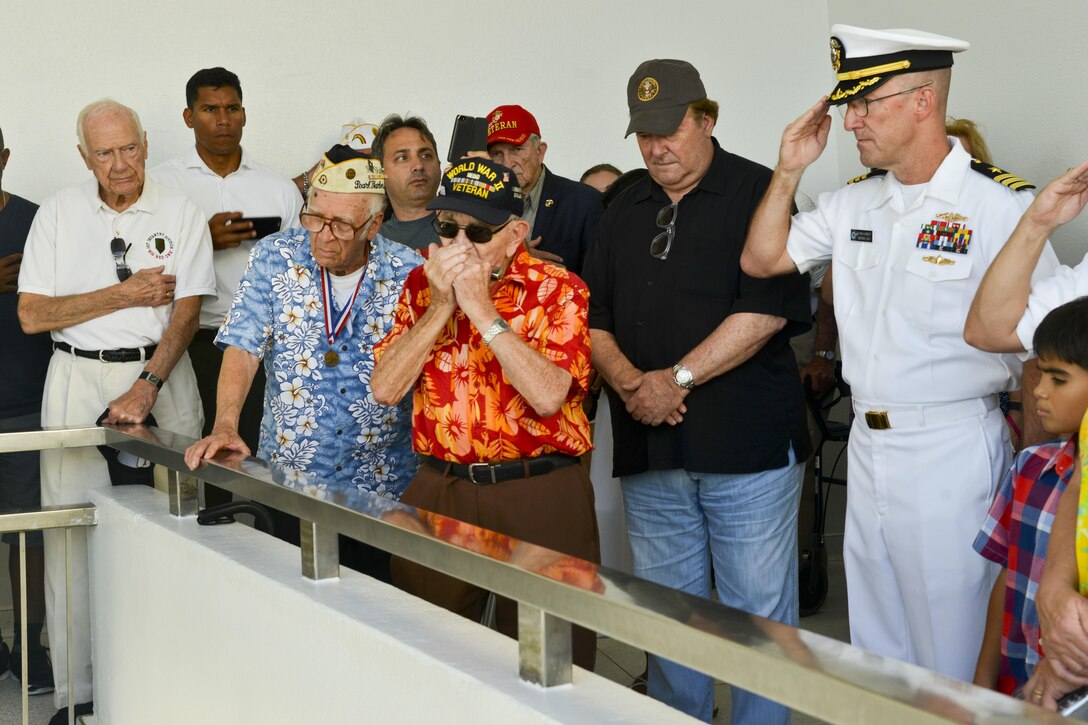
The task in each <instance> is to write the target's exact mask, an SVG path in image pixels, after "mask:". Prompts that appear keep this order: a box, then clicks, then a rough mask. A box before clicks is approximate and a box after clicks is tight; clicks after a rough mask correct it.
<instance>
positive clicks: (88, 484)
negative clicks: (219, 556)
mask: <svg viewBox="0 0 1088 725" xmlns="http://www.w3.org/2000/svg"><path fill="white" fill-rule="evenodd" d="M77 133H78V136H79V150H80V155H81V156H82V157H83V160H84V162H85V163H86V165H87V168H88V169H89V170H90V171H91V172H92V173H93V174H94V176H95V180H94V181H88V182H86V183H83V184H79V185H77V186H72V187H69V188H67V189H64V190H62V191H60V192H59V193H57V194H55V195H54V196H52V197H50V198H48V199H46V200H45V202H43V203H42V206H41V209H40V210H39V211H38V214H37V216H35V218H34V224H33V226H32V227H31V229H30V236H29V237H28V239H27V243H26V249H25V251H24V256H23V264H22V269H21V270H20V272H19V294H20V297H19V321H20V323H21V324H22V326H23V330H24V331H26V332H27V333H35V332H44V331H47V330H48V331H49V332H50V333H51V334H52V337H53V347H54V352H53V357H52V358H51V359H50V362H49V370H48V372H47V373H46V381H45V394H44V398H43V400H42V425H43V426H78V425H94V423H95V421H96V420H97V419H98V418H99V416H100V415H101V414H102V412H103V411H105V410H106V409H107V408H108V410H109V415H108V416H107V418H106V420H107V421H108V422H111V423H140V422H143V420H144V419H145V418H147V416H148V414H149V413H153V414H154V417H155V419H156V421H157V423H158V425H160V426H162V427H163V428H165V429H168V430H172V431H175V432H177V433H181V434H183V435H187V436H192V437H194V438H198V437H199V436H200V430H201V422H202V421H201V410H200V398H199V396H198V394H197V389H196V378H195V376H194V375H193V369H192V366H191V365H190V363H189V358H188V356H187V355H186V353H185V349H186V348H187V347H188V345H189V342H190V340H191V339H192V336H193V333H194V332H195V331H196V327H197V320H198V318H199V315H200V303H201V299H202V298H203V296H204V295H213V294H215V276H214V274H213V272H212V249H211V242H210V239H209V236H208V223H207V219H206V218H205V217H204V215H203V214H202V213H201V211H200V209H199V208H197V206H196V205H195V204H194V203H193V202H192V201H190V200H189V199H188V198H187V197H186V196H184V195H182V194H181V193H180V192H178V191H175V190H174V189H170V188H167V187H163V186H159V185H158V184H156V183H154V182H153V181H145V180H144V162H145V161H146V159H147V137H146V135H145V134H144V132H143V129H142V128H141V126H140V119H139V117H138V116H137V115H136V113H135V111H133V110H132V109H130V108H127V107H125V106H123V105H121V104H120V103H117V102H116V101H111V100H102V101H96V102H95V103H92V104H90V105H89V106H87V107H86V108H84V109H83V110H82V111H81V112H80V114H79V120H78V121H77ZM41 471H42V476H41V477H42V504H43V505H46V506H49V505H55V504H72V503H79V502H82V501H86V500H87V492H88V491H89V490H91V489H99V488H107V487H109V486H110V477H109V473H108V471H107V467H106V461H105V459H104V458H103V457H102V456H101V455H100V454H99V452H98V451H97V450H96V449H95V448H77V449H66V450H56V451H43V453H42V461H41ZM71 555H72V592H71V597H72V601H73V603H74V606H73V613H72V637H71V642H68V641H67V639H66V632H65V614H66V607H65V583H64V579H65V577H64V573H65V558H64V533H63V532H62V531H60V530H57V531H53V532H46V534H45V587H46V589H45V595H46V621H47V624H48V626H49V640H50V644H51V646H52V650H53V661H54V663H56V666H55V667H54V672H53V675H54V678H55V679H56V692H55V694H54V699H55V701H56V704H57V707H65V706H66V705H67V704H68V703H69V702H72V703H77V704H76V708H75V709H76V714H83V713H86V712H88V711H89V710H90V701H91V697H92V688H91V646H90V644H91V643H90V619H89V590H88V577H87V544H86V536H85V533H84V532H83V531H82V530H79V529H77V530H75V531H73V533H72V549H71ZM69 646H71V648H72V676H73V681H72V682H71V683H69V682H68V680H67V673H66V670H65V660H66V658H67V651H68V647H69ZM70 692H71V693H72V694H71V696H70V697H69V693H70ZM66 716H67V713H66V712H65V710H61V711H60V712H58V713H57V715H56V716H55V717H54V721H55V722H58V723H59V722H66V721H67V720H66Z"/></svg>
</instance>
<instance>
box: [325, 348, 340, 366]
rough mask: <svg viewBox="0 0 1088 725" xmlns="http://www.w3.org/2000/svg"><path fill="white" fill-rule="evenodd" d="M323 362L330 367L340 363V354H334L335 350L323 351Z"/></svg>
mask: <svg viewBox="0 0 1088 725" xmlns="http://www.w3.org/2000/svg"><path fill="white" fill-rule="evenodd" d="M325 364H326V365H328V366H329V367H330V368H334V367H336V366H337V365H339V364H340V356H339V355H337V354H336V350H329V351H328V352H326V353H325Z"/></svg>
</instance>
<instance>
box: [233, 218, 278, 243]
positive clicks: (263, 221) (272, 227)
mask: <svg viewBox="0 0 1088 725" xmlns="http://www.w3.org/2000/svg"><path fill="white" fill-rule="evenodd" d="M238 221H239V222H252V223H253V231H255V232H257V236H256V237H255V239H264V238H265V237H267V236H268V235H269V234H275V233H276V232H278V231H279V230H280V225H281V224H283V218H282V217H278V216H249V217H242V218H241V219H239V220H238Z"/></svg>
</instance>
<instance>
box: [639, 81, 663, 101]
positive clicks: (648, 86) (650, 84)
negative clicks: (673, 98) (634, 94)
mask: <svg viewBox="0 0 1088 725" xmlns="http://www.w3.org/2000/svg"><path fill="white" fill-rule="evenodd" d="M658 90H660V89H659V88H658V85H657V80H656V79H654V78H651V77H649V76H646V77H645V78H643V79H642V81H641V82H640V83H639V84H638V100H640V101H652V100H654V99H655V98H657V92H658Z"/></svg>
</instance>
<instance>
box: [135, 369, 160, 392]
mask: <svg viewBox="0 0 1088 725" xmlns="http://www.w3.org/2000/svg"><path fill="white" fill-rule="evenodd" d="M139 379H140V380H146V381H147V382H149V383H151V384H152V385H154V386H155V389H156V390H162V386H163V383H165V382H166V381H165V380H163V379H162V378H160V377H159V376H158V375H156V374H155V373H153V372H150V371H148V370H144V371H143V372H142V373H140V378H139Z"/></svg>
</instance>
